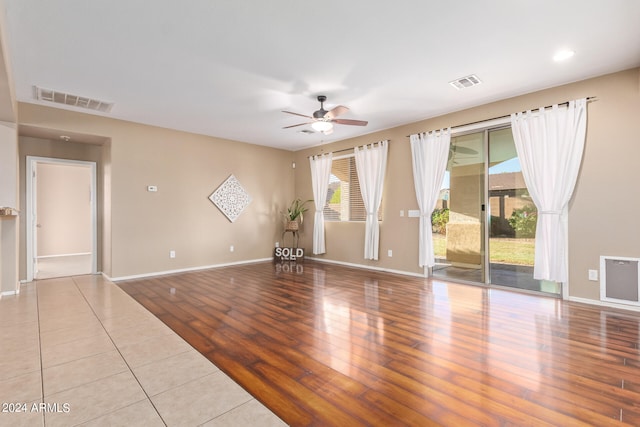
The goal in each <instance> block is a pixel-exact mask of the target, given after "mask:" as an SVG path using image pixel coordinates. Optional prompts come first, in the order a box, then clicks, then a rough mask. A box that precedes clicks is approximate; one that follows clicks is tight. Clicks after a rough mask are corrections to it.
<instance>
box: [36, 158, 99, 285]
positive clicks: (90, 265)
mask: <svg viewBox="0 0 640 427" xmlns="http://www.w3.org/2000/svg"><path fill="white" fill-rule="evenodd" d="M26 172H27V177H26V178H27V212H26V216H27V221H26V225H27V226H26V229H27V280H28V281H31V280H33V279H36V280H37V279H47V278H53V277H65V276H75V275H81V274H95V273H96V271H97V223H96V212H97V208H96V163H95V162H86V161H76V160H64V159H55V158H44V157H32V156H28V157H27V171H26Z"/></svg>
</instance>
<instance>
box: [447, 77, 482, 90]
mask: <svg viewBox="0 0 640 427" xmlns="http://www.w3.org/2000/svg"><path fill="white" fill-rule="evenodd" d="M480 83H482V81H481V80H480V79H479V78H478V76H476V75H475V74H471V75H470V76H466V77H461V78H459V79H456V80H453V81H451V82H449V84H450V85H451V86H453V87H455V88H456V89H458V90H461V89H466V88H468V87H471V86H476V85H479V84H480Z"/></svg>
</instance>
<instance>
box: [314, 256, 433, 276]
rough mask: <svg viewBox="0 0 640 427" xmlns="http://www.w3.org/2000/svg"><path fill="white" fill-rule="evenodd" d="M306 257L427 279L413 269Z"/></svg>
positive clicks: (329, 262) (328, 262)
mask: <svg viewBox="0 0 640 427" xmlns="http://www.w3.org/2000/svg"><path fill="white" fill-rule="evenodd" d="M305 259H311V260H314V261H318V262H324V263H327V264H338V265H344V266H347V267H354V268H362V269H365V270H375V271H382V272H384V273H393V274H401V275H403V276H412V277H419V278H421V279H426V278H427V276H425V275H424V274H420V273H414V272H412V271H404V270H394V269H391V268H382V267H374V266H371V265H364V264H354V263H351V262H343V261H334V260H331V259H325V258H314V257H305Z"/></svg>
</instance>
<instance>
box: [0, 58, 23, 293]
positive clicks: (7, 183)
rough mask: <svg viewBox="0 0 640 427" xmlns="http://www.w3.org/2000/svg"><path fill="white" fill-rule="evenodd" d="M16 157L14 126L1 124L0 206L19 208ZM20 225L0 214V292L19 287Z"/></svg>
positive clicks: (16, 137) (14, 217)
mask: <svg viewBox="0 0 640 427" xmlns="http://www.w3.org/2000/svg"><path fill="white" fill-rule="evenodd" d="M1 53H2V52H0V54H1ZM4 101H5V100H3V101H2V102H4ZM17 160H18V132H17V130H16V125H15V124H14V123H0V207H10V208H14V209H20V204H19V202H18V161H17ZM19 226H20V217H19V216H17V215H15V216H8V217H0V294H2V293H5V292H6V293H10V292H15V291H16V289H17V288H18V229H19Z"/></svg>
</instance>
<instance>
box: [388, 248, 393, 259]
mask: <svg viewBox="0 0 640 427" xmlns="http://www.w3.org/2000/svg"><path fill="white" fill-rule="evenodd" d="M387 256H388V257H389V258H391V257H392V256H393V251H392V250H391V249H389V250H388V251H387Z"/></svg>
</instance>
